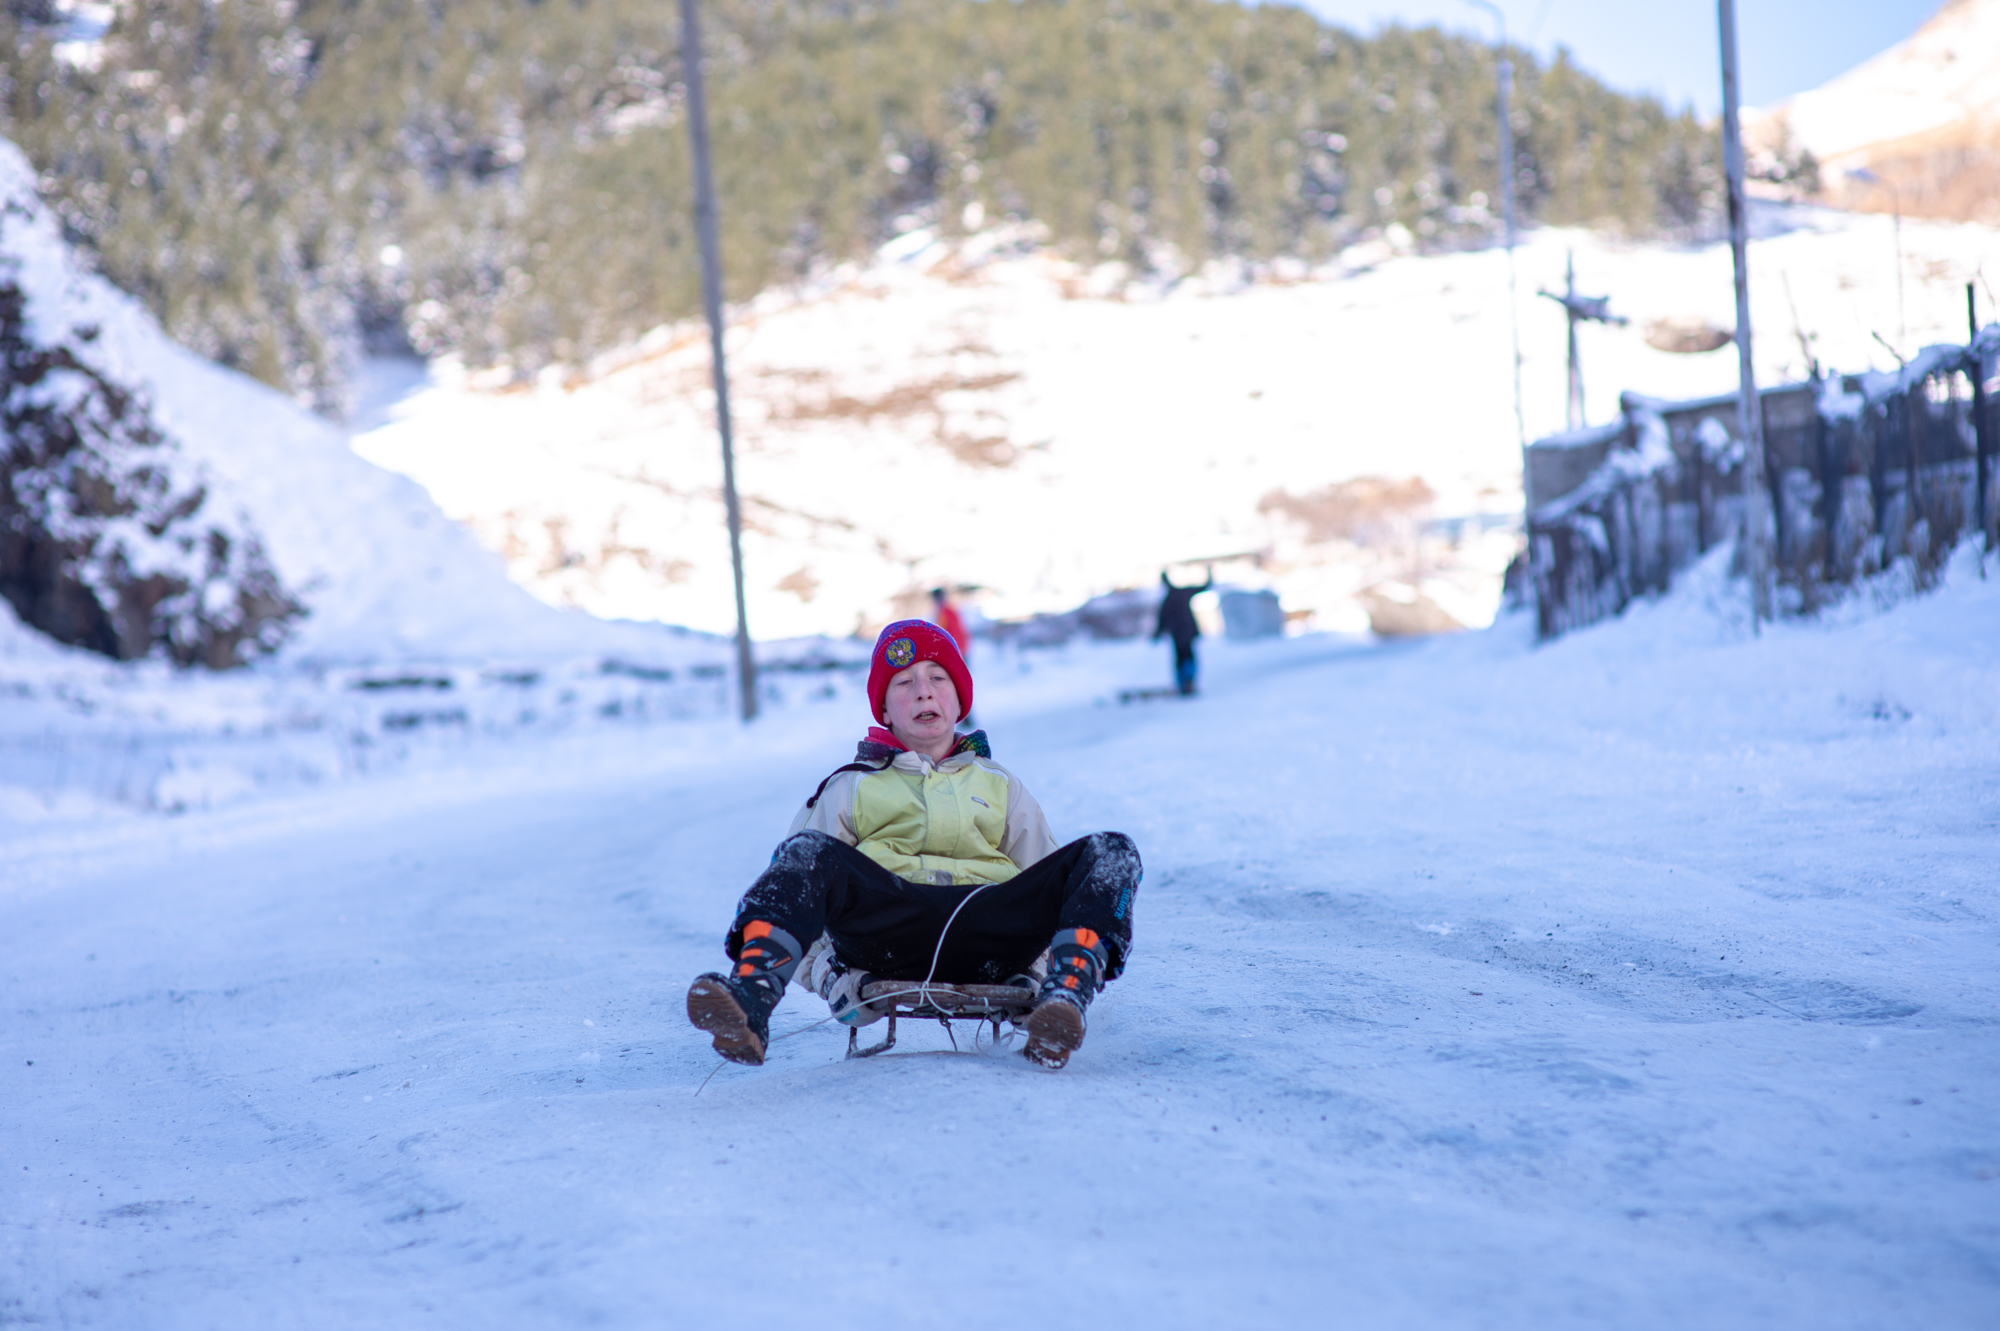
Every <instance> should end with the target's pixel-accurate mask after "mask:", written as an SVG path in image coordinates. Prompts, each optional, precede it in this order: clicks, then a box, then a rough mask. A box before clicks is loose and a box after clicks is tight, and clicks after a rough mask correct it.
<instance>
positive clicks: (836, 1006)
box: [820, 971, 889, 1026]
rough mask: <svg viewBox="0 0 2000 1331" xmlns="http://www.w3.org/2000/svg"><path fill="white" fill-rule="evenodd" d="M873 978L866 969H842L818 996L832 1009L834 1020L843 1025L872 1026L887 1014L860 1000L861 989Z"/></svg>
mask: <svg viewBox="0 0 2000 1331" xmlns="http://www.w3.org/2000/svg"><path fill="white" fill-rule="evenodd" d="M874 978H875V977H874V976H872V975H870V974H869V973H868V972H867V971H843V972H841V973H840V974H839V975H836V976H833V977H832V979H831V980H830V981H829V983H828V984H827V986H826V988H825V989H824V990H823V991H822V992H821V995H820V996H821V997H823V998H825V999H826V1005H827V1007H829V1008H831V1009H832V1010H833V1016H834V1020H836V1021H838V1022H839V1023H840V1024H841V1025H843V1026H872V1025H873V1024H874V1023H876V1022H878V1021H880V1020H882V1018H884V1017H886V1016H888V1015H889V1014H888V1013H887V1012H886V1011H884V1012H878V1011H876V1010H875V1009H874V1008H872V1007H869V1006H868V1005H867V1004H866V1003H864V1002H862V1001H861V991H862V989H863V988H864V987H866V986H867V985H868V984H869V983H870V982H871V981H872V980H874Z"/></svg>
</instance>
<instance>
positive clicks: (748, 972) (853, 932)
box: [688, 832, 964, 1064]
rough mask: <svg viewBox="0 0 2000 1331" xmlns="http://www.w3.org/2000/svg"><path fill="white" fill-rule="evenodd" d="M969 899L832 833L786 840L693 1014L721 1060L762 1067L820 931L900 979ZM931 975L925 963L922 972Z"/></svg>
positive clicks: (851, 964) (855, 966) (692, 993)
mask: <svg viewBox="0 0 2000 1331" xmlns="http://www.w3.org/2000/svg"><path fill="white" fill-rule="evenodd" d="M963 895H964V893H963V890H962V889H959V888H951V887H938V888H931V887H923V886H919V885H918V884H915V883H907V882H904V881H903V880H902V879H900V878H898V877H896V876H895V875H894V874H892V873H890V872H889V871H888V870H886V869H884V868H883V867H882V866H881V865H879V864H877V863H875V861H873V860H871V859H869V858H868V857H867V856H866V855H863V854H862V853H861V852H860V851H858V850H856V849H854V848H853V847H852V846H850V845H848V844H847V843H845V842H843V841H840V840H838V839H837V838H834V837H830V836H828V835H826V834H825V833H824V832H800V833H798V834H797V835H795V836H790V837H787V838H786V839H785V840H784V841H783V842H781V843H779V846H778V849H777V851H776V852H775V853H774V854H773V855H772V856H771V863H770V865H769V866H768V867H766V868H765V870H764V872H763V873H762V874H760V875H758V878H757V881H756V882H755V883H753V884H751V887H750V890H749V891H748V892H745V893H744V894H743V900H742V902H741V904H740V905H739V906H738V908H737V912H736V919H735V922H734V923H733V924H732V925H731V926H730V929H729V933H728V935H727V937H726V938H725V939H724V941H723V950H724V951H726V952H727V953H728V954H729V959H730V960H731V961H732V962H733V963H735V964H734V966H733V968H732V970H731V972H730V973H729V974H727V975H721V974H714V973H711V974H708V975H703V976H701V977H699V978H698V979H696V980H695V982H694V985H693V987H691V988H690V989H689V990H688V1020H690V1021H691V1022H693V1023H694V1024H695V1025H696V1026H698V1027H700V1028H701V1029H702V1030H705V1031H708V1032H709V1033H710V1034H712V1035H713V1036H714V1038H715V1048H716V1052H717V1053H720V1054H721V1055H722V1056H723V1057H725V1058H728V1059H732V1060H734V1061H736V1062H739V1063H753V1064H754V1063H762V1062H763V1061H764V1051H765V1048H766V1047H767V1046H768V1044H769V1042H770V1035H769V1031H770V1017H771V1012H772V1010H773V1009H775V1008H776V1007H777V1006H778V1000H779V999H780V998H782V997H784V993H785V988H786V986H787V984H788V983H789V982H790V981H791V979H792V977H793V975H794V973H795V972H796V971H797V970H798V967H799V962H800V960H801V959H802V958H803V957H804V955H805V950H806V948H807V947H809V946H810V945H811V943H812V941H813V940H814V939H816V938H818V937H819V936H820V934H821V933H822V932H827V933H830V934H831V935H832V937H833V940H834V944H835V954H836V955H837V956H838V957H839V958H840V960H841V961H842V962H843V963H844V965H845V967H846V968H848V969H851V970H853V971H856V972H876V973H884V974H887V975H888V976H890V977H892V978H893V977H896V976H897V975H899V974H900V972H901V971H902V970H907V969H908V968H909V967H911V966H918V967H921V966H922V965H925V964H927V963H928V962H929V960H930V958H931V956H932V955H933V952H934V950H935V947H936V943H937V937H938V930H939V928H940V926H941V925H942V924H943V923H944V920H945V918H946V917H947V916H948V914H949V913H950V910H951V908H952V907H953V906H955V905H956V904H957V903H958V901H959V899H960V898H961V897H962V896H963ZM923 974H924V972H923V970H922V969H918V970H917V971H916V978H922V976H923ZM849 978H851V979H852V978H856V977H849ZM858 978H860V979H865V978H866V976H860V977H858ZM855 991H858V983H852V984H849V985H848V986H847V993H846V996H847V998H849V999H852V998H853V997H854V994H855ZM822 996H823V997H827V998H828V999H829V1001H832V999H833V996H832V995H831V994H826V993H823V994H822ZM835 1011H836V1013H837V1014H838V1013H839V1011H840V1009H839V1007H836V1009H835ZM854 1015H856V1016H858V1015H859V1014H854ZM843 1019H847V1018H843Z"/></svg>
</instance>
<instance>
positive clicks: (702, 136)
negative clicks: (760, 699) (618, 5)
mask: <svg viewBox="0 0 2000 1331" xmlns="http://www.w3.org/2000/svg"><path fill="white" fill-rule="evenodd" d="M697 4H698V0H681V78H682V79H683V80H684V81H685V82H686V84H687V95H688V101H687V110H688V142H689V144H690V145H691V146H692V147H693V149H694V229H695V235H696V238H697V239H698V240H699V242H700V245H701V303H702V308H703V310H704V312H706V314H707V315H708V352H709V360H710V362H711V364H712V366H713V368H714V373H715V428H716V430H717V432H718V433H719V434H720V435H721V436H722V505H723V508H724V510H725V511H726V512H727V514H728V515H729V565H730V568H731V569H732V571H734V573H735V575H736V680H737V688H738V690H739V691H740V692H741V694H742V696H743V719H744V720H745V721H751V720H754V719H755V718H756V716H757V662H756V659H755V658H754V657H753V656H752V655H751V653H750V612H749V610H748V609H747V608H746V606H745V604H744V600H743V509H742V506H741V505H740V504H738V503H737V501H736V449H735V446H734V443H733V441H732V440H731V438H730V430H729V371H728V369H727V368H726V366H725V364H724V362H723V358H722V245H721V242H720V240H718V239H717V236H716V223H715V211H716V209H715V170H714V167H713V164H712V163H711V161H710V156H709V148H708V92H707V89H706V87H705V86H704V85H703V82H702V75H701V23H700V18H699V15H698V14H697V13H696V8H697Z"/></svg>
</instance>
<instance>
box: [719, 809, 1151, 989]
mask: <svg viewBox="0 0 2000 1331" xmlns="http://www.w3.org/2000/svg"><path fill="white" fill-rule="evenodd" d="M1141 874H1142V867H1141V865H1140V863H1139V850H1138V847H1136V846H1134V845H1133V844H1132V839H1131V838H1130V837H1128V836H1125V835H1124V834H1123V833H1120V832H1099V833H1096V834H1094V835H1092V836H1087V837H1084V838H1082V839H1081V840H1077V841H1072V842H1070V843H1069V844H1068V845H1067V846H1064V847H1063V848H1062V849H1061V850H1058V851H1056V852H1055V853H1054V854H1053V855H1050V856H1049V857H1048V858H1047V859H1045V860H1041V861H1039V862H1037V863H1035V864H1032V865H1029V866H1028V867H1027V868H1026V869H1024V870H1022V871H1021V872H1020V873H1019V874H1016V875H1015V876H1014V877H1012V878H1009V879H1008V880H1007V881H1005V882H1003V883H993V884H991V885H989V886H986V887H957V886H952V887H945V886H937V885H934V884H929V883H913V882H911V881H909V880H908V879H906V878H899V877H897V876H896V875H895V874H892V873H890V872H889V871H888V870H887V869H884V868H883V867H882V866H881V865H879V864H877V863H875V861H873V860H871V859H869V858H868V857H867V856H866V855H864V854H862V853H861V852H860V851H858V850H856V849H854V847H852V846H850V845H848V844H847V843H846V842H844V841H841V840H839V839H838V838H835V837H830V836H828V835H827V834H826V833H824V832H811V831H808V832H800V833H798V834H797V835H796V836H790V837H787V838H785V840H784V841H782V842H780V843H779V845H778V850H777V853H776V854H774V855H773V856H772V857H771V867H770V868H768V869H766V870H764V872H763V874H762V875H761V876H759V878H758V879H757V881H756V882H755V883H754V884H752V886H751V888H750V890H749V891H748V892H746V893H744V894H743V904H742V906H741V907H740V908H738V910H737V912H736V922H735V923H734V924H732V925H731V926H730V929H729V937H728V939H727V940H726V942H725V943H724V946H725V947H726V948H727V949H728V952H729V956H730V959H731V960H732V961H733V960H735V958H736V954H737V952H738V950H739V949H740V948H741V947H742V944H743V926H744V925H746V924H748V923H749V922H750V921H752V920H764V921H767V922H769V923H771V924H773V925H776V926H777V927H778V928H780V929H783V930H785V931H786V932H787V933H789V934H791V935H792V937H794V938H796V939H798V940H799V943H800V945H801V946H803V947H810V946H811V945H812V941H813V940H814V939H815V938H818V937H819V936H820V934H821V933H826V934H828V935H830V936H831V938H832V941H833V949H834V955H835V956H837V957H839V958H840V960H841V961H842V962H844V963H845V964H846V965H848V966H850V967H852V968H854V969H857V970H864V971H867V972H869V973H870V974H872V975H875V976H878V977H880V978H882V979H885V980H921V979H923V978H924V977H925V976H926V975H927V974H929V973H930V969H931V960H932V957H933V956H935V957H936V958H937V974H936V975H935V976H934V977H933V978H935V979H936V980H938V981H939V982H941V983H945V984H1003V983H1005V982H1006V981H1007V980H1009V979H1011V978H1012V977H1014V976H1016V975H1019V974H1020V973H1022V972H1023V971H1025V970H1027V969H1028V967H1029V966H1030V965H1032V964H1033V963H1034V960H1035V958H1036V957H1038V956H1040V955H1041V954H1042V950H1043V949H1044V948H1046V947H1048V945H1049V942H1050V940H1051V939H1053V938H1054V937H1055V934H1056V932H1057V931H1058V930H1062V929H1091V930H1094V931H1095V932H1096V933H1097V934H1098V936H1099V937H1100V938H1101V939H1103V941H1104V947H1105V951H1106V952H1107V953H1108V954H1109V958H1108V959H1109V964H1108V965H1107V966H1106V968H1105V976H1104V978H1105V979H1107V980H1109V979H1114V978H1116V977H1117V975H1118V974H1119V972H1121V971H1123V970H1124V969H1125V957H1126V955H1127V954H1128V953H1129V952H1130V951H1131V949H1132V898H1133V896H1134V895H1135V894H1136V893H1137V892H1138V890H1139V879H1140V876H1141ZM968 898H969V900H968ZM960 903H963V904H964V909H962V910H958V914H957V916H956V917H955V918H954V917H953V915H952V912H953V911H954V910H957V909H958V907H959V906H960ZM947 920H950V921H951V928H950V931H949V932H945V922H946V921H947ZM940 934H943V938H944V946H943V948H942V949H940V948H939V946H938V939H939V936H940Z"/></svg>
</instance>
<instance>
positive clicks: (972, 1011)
mask: <svg viewBox="0 0 2000 1331" xmlns="http://www.w3.org/2000/svg"><path fill="white" fill-rule="evenodd" d="M881 1000H887V1001H888V1002H889V1004H890V1006H889V1014H888V1022H889V1030H888V1033H887V1035H886V1036H885V1037H884V1038H883V1040H882V1043H880V1044H877V1045H870V1046H869V1047H868V1048H866V1049H864V1048H861V1047H860V1044H861V1042H860V1036H861V1031H860V1029H859V1028H858V1027H854V1026H850V1027H848V1028H847V1056H848V1057H849V1058H871V1057H873V1056H874V1055H876V1054H881V1053H886V1052H888V1051H889V1050H891V1049H893V1048H895V1047H896V1019H897V1018H898V1017H908V1018H914V1019H917V1020H920V1021H935V1022H937V1023H938V1024H939V1025H941V1026H943V1027H944V1029H945V1034H947V1035H951V1042H952V1046H953V1047H954V1048H956V1047H957V1045H958V1037H957V1036H956V1035H952V1028H951V1024H952V1022H954V1021H984V1022H989V1023H991V1024H992V1026H993V1038H994V1039H995V1040H996V1041H997V1040H998V1039H999V1038H1000V1023H1001V1022H1003V1021H1013V1022H1017V1023H1018V1022H1019V1021H1020V1020H1021V1019H1022V1018H1024V1017H1026V1016H1027V1015H1028V1010H1029V1009H1030V1008H1032V1007H1034V1005H1035V991H1034V990H1032V989H1028V988H1024V987H1023V986H1021V985H1018V984H919V983H917V982H916V981H914V980H876V981H875V982H873V983H872V984H870V985H868V986H867V987H866V988H864V989H863V990H862V991H861V1001H862V1002H864V1003H870V1002H875V1001H881Z"/></svg>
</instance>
